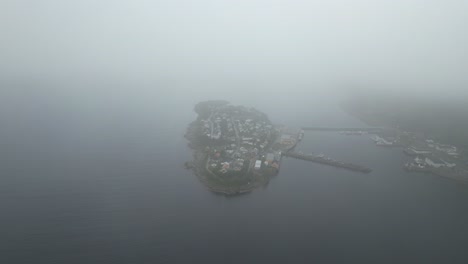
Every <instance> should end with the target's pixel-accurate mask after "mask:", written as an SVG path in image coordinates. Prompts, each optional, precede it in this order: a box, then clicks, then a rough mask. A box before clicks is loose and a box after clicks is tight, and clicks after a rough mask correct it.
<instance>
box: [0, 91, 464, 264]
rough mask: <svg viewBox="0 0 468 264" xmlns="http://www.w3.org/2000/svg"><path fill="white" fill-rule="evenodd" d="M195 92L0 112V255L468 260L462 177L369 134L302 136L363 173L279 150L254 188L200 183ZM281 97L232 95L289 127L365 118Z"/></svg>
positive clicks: (6, 258) (313, 148)
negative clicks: (406, 166) (427, 170)
mask: <svg viewBox="0 0 468 264" xmlns="http://www.w3.org/2000/svg"><path fill="white" fill-rule="evenodd" d="M103 98H104V97H103ZM44 100H45V99H44ZM80 100H81V99H80ZM116 100H117V102H116ZM197 100H198V98H184V97H182V98H181V99H174V100H172V101H171V100H157V99H154V103H152V100H149V99H147V100H144V101H143V102H142V103H141V104H133V103H135V102H138V100H135V99H134V100H133V101H130V103H129V104H128V102H127V101H125V100H123V98H121V97H112V96H111V97H110V99H102V100H101V101H97V102H94V101H93V102H89V103H88V104H87V106H86V107H81V106H76V105H73V104H72V103H71V102H72V100H71V99H70V101H68V102H67V104H64V105H62V104H58V103H56V104H54V103H50V102H48V101H47V100H45V101H40V100H39V101H37V100H36V101H33V102H34V103H33V104H32V105H29V108H28V109H27V110H26V111H22V112H20V113H18V114H16V115H14V114H11V115H9V117H10V118H6V114H5V113H3V114H2V116H3V117H4V118H5V122H4V123H3V124H4V125H3V127H2V128H3V132H2V133H1V134H0V135H1V137H2V138H1V140H0V143H1V150H0V153H1V158H2V160H1V161H0V164H1V166H0V175H1V178H0V212H1V217H0V223H1V226H0V230H1V232H0V234H1V236H0V246H1V247H0V263H28V264H29V263H312V262H314V261H316V263H407V262H411V261H413V262H415V263H468V250H467V248H468V186H463V185H460V184H457V183H456V182H453V181H450V180H447V179H443V178H439V177H435V176H431V175H422V174H408V173H405V172H404V171H403V170H402V169H401V165H402V162H403V160H405V157H404V156H403V154H402V153H401V151H400V150H398V149H387V148H379V147H376V146H374V145H373V144H372V141H371V140H370V139H369V138H368V137H365V136H362V137H359V136H355V137H353V136H342V135H339V134H337V133H315V132H307V133H306V136H305V138H304V140H303V142H302V143H301V145H300V146H299V147H298V149H299V150H302V151H304V152H315V153H325V154H328V155H330V156H332V157H335V158H338V159H342V160H345V161H351V162H358V163H361V164H363V165H367V166H369V167H371V168H373V169H374V171H373V172H372V173H370V174H368V175H364V174H359V173H354V172H349V171H345V170H341V169H336V168H332V167H326V166H322V165H317V164H312V163H308V162H304V161H299V160H294V159H291V158H286V159H284V160H283V163H282V168H281V172H280V174H279V175H278V176H277V177H276V178H275V179H274V180H272V181H271V182H270V184H269V185H268V186H267V187H265V188H264V189H260V190H257V191H254V192H253V193H251V194H248V195H243V196H240V197H234V198H226V197H223V196H217V195H214V194H212V193H210V192H209V191H207V190H206V189H205V188H204V186H203V185H202V184H201V183H200V182H198V180H197V179H196V177H195V176H194V175H192V173H191V172H190V171H187V170H184V169H183V166H182V164H183V162H184V161H186V160H189V159H190V157H191V153H190V151H189V149H187V147H186V143H187V142H186V140H185V139H184V138H183V134H184V132H185V129H186V127H187V124H188V123H189V122H191V121H192V120H193V119H194V118H195V114H194V113H193V111H192V109H193V105H194V104H195V103H196V102H197ZM281 100H282V99H281ZM281 100H280V99H278V100H277V101H275V102H274V103H266V102H264V103H261V104H259V103H258V102H256V103H254V101H246V102H245V103H244V102H242V101H240V100H239V101H236V102H235V103H242V104H246V105H253V106H256V107H257V108H258V109H260V110H262V111H264V112H266V113H267V114H269V116H270V118H271V119H272V120H273V121H274V122H281V123H285V124H288V125H291V126H313V125H324V126H326V125H328V126H334V125H336V126H340V125H343V126H353V125H354V126H362V124H361V123H360V122H359V121H357V120H355V119H354V118H352V117H350V116H348V115H347V114H345V113H342V112H340V111H339V109H338V107H337V105H336V104H332V103H331V102H330V103H323V100H317V101H321V102H322V103H321V104H320V105H319V106H315V105H314V104H313V103H311V102H310V101H308V100H305V99H302V100H301V99H299V98H295V99H294V100H296V101H297V103H295V104H291V102H286V103H287V105H289V106H288V107H285V106H282V104H281V102H282V101H281ZM291 100H293V99H291ZM129 105H131V106H129ZM174 105H177V108H174ZM9 107H10V110H12V109H15V108H14V106H13V105H11V106H9ZM171 107H172V108H171ZM6 108H7V107H6V106H4V109H6ZM12 111H13V110H12ZM13 116H14V117H15V118H11V117H13Z"/></svg>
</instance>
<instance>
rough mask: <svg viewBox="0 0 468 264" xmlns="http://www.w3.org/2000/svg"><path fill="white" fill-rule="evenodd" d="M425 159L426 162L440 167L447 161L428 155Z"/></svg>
mask: <svg viewBox="0 0 468 264" xmlns="http://www.w3.org/2000/svg"><path fill="white" fill-rule="evenodd" d="M425 161H426V164H428V165H429V166H431V167H434V168H440V167H444V166H445V162H443V161H441V160H440V159H436V158H433V157H431V158H427V157H426V159H425Z"/></svg>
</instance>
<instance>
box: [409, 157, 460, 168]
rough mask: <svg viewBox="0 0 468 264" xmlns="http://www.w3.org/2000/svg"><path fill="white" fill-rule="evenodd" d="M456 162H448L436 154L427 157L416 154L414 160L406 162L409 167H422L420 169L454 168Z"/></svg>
mask: <svg viewBox="0 0 468 264" xmlns="http://www.w3.org/2000/svg"><path fill="white" fill-rule="evenodd" d="M455 166H456V164H455V163H451V162H447V161H445V160H442V159H440V158H438V157H436V156H425V157H420V156H416V158H414V161H412V162H409V163H407V164H406V167H407V168H420V169H425V168H436V169H439V168H453V167H455Z"/></svg>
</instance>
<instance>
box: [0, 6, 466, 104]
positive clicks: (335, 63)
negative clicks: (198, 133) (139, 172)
mask: <svg viewBox="0 0 468 264" xmlns="http://www.w3.org/2000/svg"><path fill="white" fill-rule="evenodd" d="M467 13H468V3H467V2H466V1H462V0H459V1H457V0H451V1H422V0H421V1H403V0H396V1H371V0H356V1H346V0H332V1H296V0H293V1H286V0H283V1H266V0H261V1H260V0H254V1H252V0H240V1H208V0H200V1H182V0H173V1H141V0H137V1H122V0H114V1H88V0H84V1H59V0H44V1H13V0H6V1H2V2H1V3H0V16H1V21H2V23H0V31H1V32H2V41H1V42H0V45H1V46H0V47H1V49H0V57H1V58H2V59H1V61H0V72H1V73H0V77H1V81H2V89H6V87H11V86H12V83H16V84H18V83H21V85H22V86H28V87H29V88H30V89H42V90H43V91H44V93H49V94H50V92H51V91H50V90H47V89H46V87H52V86H54V85H56V86H59V87H60V88H59V90H62V91H61V93H62V94H61V95H63V96H73V95H76V94H84V93H89V94H88V95H92V96H98V95H99V94H100V92H99V91H101V92H116V93H122V94H123V95H124V96H135V95H136V94H138V93H139V94H140V95H145V96H149V95H152V96H154V97H168V98H169V97H174V96H179V97H193V96H195V97H196V96H199V97H201V98H209V97H211V94H212V93H217V94H218V95H216V97H217V98H225V99H229V98H234V97H236V95H237V97H238V98H241V97H240V96H239V94H243V95H244V97H242V98H241V100H242V99H244V98H247V97H249V96H254V97H259V96H262V95H266V94H268V95H269V96H272V95H276V96H277V95H278V93H282V91H285V90H287V91H288V93H291V94H293V93H296V94H297V93H300V94H301V97H302V96H306V97H307V96H309V97H310V96H316V95H317V92H318V90H322V91H327V93H329V92H330V91H334V94H335V95H344V94H345V93H347V92H349V91H353V89H356V88H358V89H361V90H362V89H364V90H366V89H368V90H384V91H392V92H396V93H402V92H404V93H406V94H411V95H420V94H421V93H423V94H425V95H426V96H427V95H430V96H444V97H446V96H447V97H452V98H455V97H458V98H460V96H467V95H468V93H467V92H466V90H467V89H466V85H467V83H468V72H467V71H468V52H467V47H468V35H467V33H466V25H467V24H468V17H467V16H466V14H467ZM109 83H116V84H120V88H119V89H118V90H117V91H116V90H115V85H107V86H106V85H105V84H109ZM39 84H42V86H41V85H39ZM65 84H66V85H65ZM34 86H36V87H34ZM113 87H114V88H113ZM48 89H50V88H48ZM83 89H84V90H83ZM63 90H66V91H67V92H63ZM78 90H79V91H78ZM233 90H235V91H236V95H230V93H231V92H232V91H233ZM68 93H69V94H68ZM222 94H224V95H222ZM200 95H202V96H200ZM281 96H283V95H281Z"/></svg>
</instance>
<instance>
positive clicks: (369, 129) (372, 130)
mask: <svg viewBox="0 0 468 264" xmlns="http://www.w3.org/2000/svg"><path fill="white" fill-rule="evenodd" d="M302 130H304V131H356V132H357V131H363V132H368V133H379V132H382V131H383V129H382V128H380V127H303V128H302Z"/></svg>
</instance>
